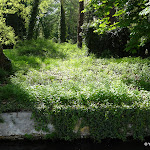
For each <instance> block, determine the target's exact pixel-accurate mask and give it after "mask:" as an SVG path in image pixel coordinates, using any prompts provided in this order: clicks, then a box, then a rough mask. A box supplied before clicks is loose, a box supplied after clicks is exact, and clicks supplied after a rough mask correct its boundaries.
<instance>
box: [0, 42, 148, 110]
mask: <svg viewBox="0 0 150 150" xmlns="http://www.w3.org/2000/svg"><path fill="white" fill-rule="evenodd" d="M36 49H37V52H36ZM5 54H6V55H7V56H8V57H9V58H10V59H11V61H12V64H13V68H14V74H13V75H12V76H11V77H10V81H9V84H7V85H5V86H2V87H0V88H1V90H0V92H1V94H0V100H1V101H3V100H6V99H7V101H12V100H13V101H16V102H20V100H22V97H24V99H25V98H26V99H28V97H29V95H32V96H31V97H32V98H31V99H32V100H33V101H34V102H35V103H37V104H38V105H40V104H43V106H44V107H49V105H53V106H54V105H85V106H86V107H88V106H90V105H91V104H92V103H94V104H96V105H100V104H101V103H113V104H116V105H124V104H125V105H133V104H134V103H136V102H141V103H142V102H144V101H148V100H149V99H150V74H149V72H150V60H149V59H141V58H120V59H115V58H111V59H105V58H101V59H96V58H95V57H94V56H89V57H87V49H86V48H83V49H82V50H81V49H78V48H77V47H76V45H72V44H67V43H65V44H55V43H52V41H44V40H38V41H30V42H24V43H19V44H18V45H17V47H16V49H13V50H6V51H5ZM57 54H58V56H57ZM4 74H5V73H4V72H3V73H2V76H4ZM18 87H19V89H18ZM22 92H23V93H27V95H28V96H22V95H23V94H22ZM10 111H11V110H10Z"/></svg>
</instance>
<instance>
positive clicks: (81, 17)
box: [77, 1, 84, 48]
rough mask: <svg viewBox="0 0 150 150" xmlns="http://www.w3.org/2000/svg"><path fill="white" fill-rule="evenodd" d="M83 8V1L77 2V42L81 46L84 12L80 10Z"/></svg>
mask: <svg viewBox="0 0 150 150" xmlns="http://www.w3.org/2000/svg"><path fill="white" fill-rule="evenodd" d="M83 10H84V1H81V2H79V21H78V31H77V34H78V35H77V42H78V47H79V48H82V35H81V34H82V29H81V26H82V25H83V20H84V13H83V12H82V11H83Z"/></svg>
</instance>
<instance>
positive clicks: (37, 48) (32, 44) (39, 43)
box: [16, 39, 65, 59]
mask: <svg viewBox="0 0 150 150" xmlns="http://www.w3.org/2000/svg"><path fill="white" fill-rule="evenodd" d="M16 51H17V53H18V54H19V55H22V56H23V55H26V56H40V57H51V58H59V57H60V58H63V57H65V55H63V53H61V52H59V51H58V48H57V46H56V44H55V43H53V42H52V41H50V40H44V39H37V40H29V41H28V40H27V41H23V42H19V43H18V44H17V45H16ZM33 59H34V58H33Z"/></svg>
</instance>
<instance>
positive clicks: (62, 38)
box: [60, 0, 66, 43]
mask: <svg viewBox="0 0 150 150" xmlns="http://www.w3.org/2000/svg"><path fill="white" fill-rule="evenodd" d="M60 2H61V15H60V43H64V42H66V19H65V10H64V0H61V1H60Z"/></svg>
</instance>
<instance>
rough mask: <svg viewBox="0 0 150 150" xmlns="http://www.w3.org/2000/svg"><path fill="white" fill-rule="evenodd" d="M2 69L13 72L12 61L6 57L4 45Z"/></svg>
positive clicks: (0, 58)
mask: <svg viewBox="0 0 150 150" xmlns="http://www.w3.org/2000/svg"><path fill="white" fill-rule="evenodd" d="M0 68H1V69H3V70H5V71H11V69H12V65H11V61H10V60H9V59H8V58H7V57H6V56H5V55H4V53H3V48H2V45H1V44H0Z"/></svg>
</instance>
